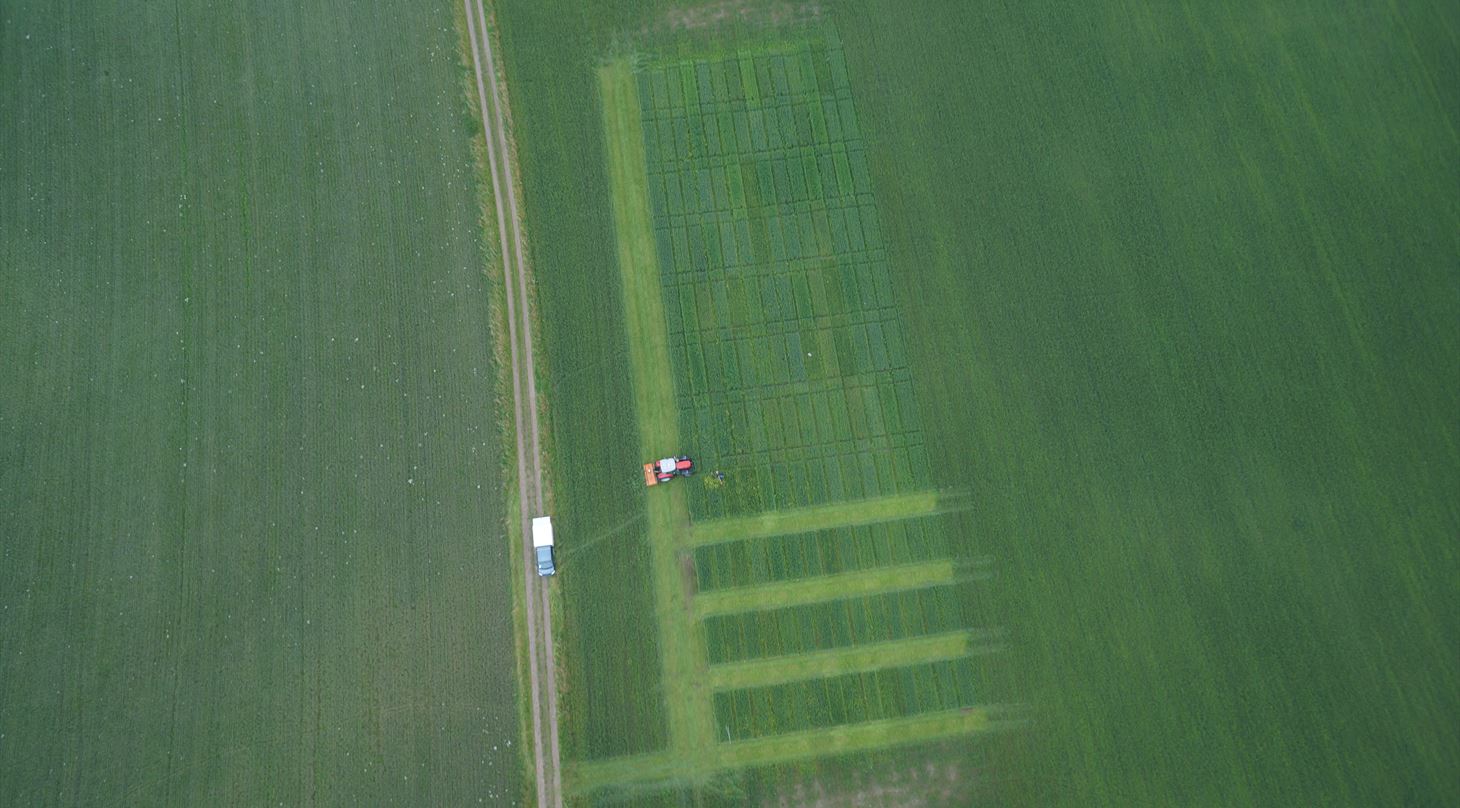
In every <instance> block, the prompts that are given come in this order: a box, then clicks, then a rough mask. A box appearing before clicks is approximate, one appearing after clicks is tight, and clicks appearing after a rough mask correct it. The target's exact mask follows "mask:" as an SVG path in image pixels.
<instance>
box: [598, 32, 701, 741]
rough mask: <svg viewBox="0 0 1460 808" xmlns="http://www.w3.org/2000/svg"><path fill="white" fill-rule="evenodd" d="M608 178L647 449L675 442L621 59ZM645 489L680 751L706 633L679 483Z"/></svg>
mask: <svg viewBox="0 0 1460 808" xmlns="http://www.w3.org/2000/svg"><path fill="white" fill-rule="evenodd" d="M598 79H599V88H600V91H601V92H602V94H603V109H604V123H605V128H606V132H607V141H608V146H609V154H608V156H609V159H608V164H609V175H610V176H611V177H612V178H613V181H614V182H613V187H614V192H615V193H614V197H613V210H614V223H615V225H616V228H617V231H618V234H619V238H618V250H619V271H620V273H621V276H622V278H623V286H624V309H625V317H626V320H627V322H628V331H629V335H628V336H629V356H630V366H631V367H632V369H633V376H634V399H635V405H636V412H637V415H638V425H639V439H640V442H641V444H642V446H643V448H644V451H645V452H646V453H647V454H648V455H652V456H655V457H657V456H659V455H660V454H666V453H672V452H674V451H676V447H677V446H678V443H679V424H678V421H677V419H676V417H675V412H676V411H675V406H674V382H673V378H672V374H671V370H670V366H669V348H668V341H667V335H666V333H665V331H664V323H663V319H664V308H663V291H662V289H661V288H660V284H659V266H658V262H657V261H656V260H655V257H654V250H653V236H652V235H651V234H650V232H649V228H648V225H649V221H648V212H649V201H648V195H647V190H646V188H645V181H644V178H645V176H646V175H645V173H644V148H643V143H644V135H643V129H642V126H641V124H640V121H639V116H638V108H639V106H638V105H639V102H638V89H637V86H636V84H635V81H634V74H633V71H632V69H631V68H630V65H629V64H628V63H627V62H623V61H617V62H611V63H609V64H606V65H604V66H603V67H601V68H600V69H599V73H598ZM647 493H648V494H649V495H650V496H649V497H648V503H647V509H648V525H647V530H648V537H649V545H650V551H651V554H652V556H653V562H652V569H653V576H652V577H653V579H654V580H653V582H652V586H653V587H654V603H655V612H656V614H657V616H658V618H659V628H660V647H661V649H662V651H663V655H664V680H663V682H664V684H663V686H664V701H665V706H666V708H667V710H668V713H669V738H670V745H671V748H673V749H674V750H676V751H678V752H681V753H688V752H690V751H691V750H694V749H701V748H704V747H706V746H708V745H710V744H711V743H713V739H714V731H713V726H712V725H713V721H714V719H713V715H714V710H713V707H712V706H711V705H710V702H709V698H708V695H707V694H706V693H705V692H704V691H703V690H702V689H700V688H697V687H695V686H694V683H695V681H696V679H697V673H696V672H697V671H699V670H703V669H704V667H705V665H706V664H708V663H706V662H704V661H703V656H704V651H703V649H704V642H703V641H702V640H701V639H700V632H699V631H698V629H697V627H696V625H695V624H694V623H693V622H692V621H691V620H690V619H689V613H688V609H687V604H686V602H685V598H686V594H685V590H684V586H683V584H682V580H681V576H680V567H679V561H678V554H677V552H676V548H675V536H676V534H677V533H683V532H684V531H685V529H686V528H687V527H688V525H689V511H688V508H687V506H686V505H685V501H684V496H683V491H682V490H681V489H680V488H676V487H674V486H669V487H667V488H665V489H659V490H651V491H649V492H647Z"/></svg>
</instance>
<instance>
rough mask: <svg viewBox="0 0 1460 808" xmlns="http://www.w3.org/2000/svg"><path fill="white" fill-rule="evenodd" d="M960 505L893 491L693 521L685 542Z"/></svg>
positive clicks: (887, 518) (934, 495) (933, 495)
mask: <svg viewBox="0 0 1460 808" xmlns="http://www.w3.org/2000/svg"><path fill="white" fill-rule="evenodd" d="M961 507H966V506H965V505H963V504H961V503H958V502H956V501H945V500H944V499H942V498H941V497H940V495H939V493H938V492H937V491H915V492H913V493H910V494H895V495H893V496H889V497H877V498H875V499H862V500H856V501H852V502H835V503H831V504H828V505H812V506H810V507H806V508H795V509H788V510H782V511H768V512H766V513H760V514H756V515H754V516H736V517H729V518H725V519H713V520H710V521H708V522H696V523H695V524H694V525H693V527H692V528H691V530H690V536H689V545H690V546H698V545H702V544H714V543H715V542H721V541H730V540H732V539H756V538H763V537H766V536H780V535H785V534H790V533H805V532H808V531H812V530H825V529H828V528H835V527H847V526H851V525H869V524H873V523H876V522H891V521H895V520H898V519H909V518H912V517H914V516H927V515H929V514H935V513H941V512H944V511H947V510H951V509H954V508H961Z"/></svg>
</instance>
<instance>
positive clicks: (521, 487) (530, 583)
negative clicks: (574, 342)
mask: <svg viewBox="0 0 1460 808" xmlns="http://www.w3.org/2000/svg"><path fill="white" fill-rule="evenodd" d="M463 3H464V5H465V11H466V21H467V35H468V38H469V39H470V40H471V51H472V62H473V67H474V69H475V73H476V76H475V77H476V83H477V101H478V105H479V107H480V109H481V113H482V128H483V130H484V133H485V135H486V146H487V164H488V166H489V168H490V173H491V176H492V197H493V200H494V203H495V204H494V205H493V207H495V208H496V210H497V235H498V239H499V244H500V247H501V255H502V270H503V272H502V274H503V280H504V281H505V283H506V291H507V338H508V342H509V343H510V351H509V355H510V357H511V363H512V400H513V423H514V426H515V430H514V431H515V433H516V435H517V495H518V507H519V510H520V516H521V528H522V541H523V549H524V552H523V556H524V559H523V560H524V568H523V576H524V584H525V586H524V590H523V592H524V602H525V615H526V619H527V646H528V670H529V680H530V688H531V696H532V707H531V714H532V740H533V744H532V748H533V768H534V771H535V774H536V785H537V804H538V806H539V808H546V806H549V805H551V806H555V807H556V808H561V806H562V804H563V799H562V775H561V765H560V760H561V757H560V754H559V751H558V699H557V672H556V668H555V664H554V659H555V657H554V655H553V633H552V610H551V603H550V601H549V599H548V588H547V584H546V582H545V581H543V580H541V579H539V578H538V576H537V575H536V574H535V573H536V570H535V568H534V564H533V553H532V531H531V519H532V517H533V516H534V515H535V514H538V513H542V512H543V499H544V498H543V486H542V449H541V446H542V444H541V438H540V434H541V433H540V431H539V428H538V414H537V381H536V372H535V370H534V365H535V362H534V358H533V350H532V322H531V315H530V312H531V308H530V305H529V300H528V292H527V289H528V285H527V268H526V262H525V261H524V260H523V255H522V229H521V225H520V224H519V216H520V214H519V212H518V209H517V194H516V191H515V189H514V183H513V179H512V158H511V155H512V152H511V150H510V149H509V147H508V144H507V134H506V125H505V121H504V114H503V111H502V108H503V104H502V99H501V95H500V92H499V90H498V87H497V79H496V72H495V61H494V59H493V54H492V40H491V35H490V32H489V30H488V28H487V17H486V11H485V8H484V7H483V3H482V0H463ZM484 64H485V68H484V67H483V65H484ZM484 72H485V74H486V75H487V76H488V77H490V80H488V79H487V78H484V75H483V74H484ZM488 88H490V92H488ZM489 97H490V99H491V105H490V106H488V103H487V101H488V98H489ZM499 161H500V164H501V165H500V170H499V167H498V163H499ZM504 187H505V189H506V192H505V194H504V193H503V188H504ZM504 203H505V204H504ZM509 221H510V222H511V230H512V247H513V250H512V251H511V252H509V250H508V243H507V229H508V225H507V223H508V222H509ZM514 259H515V264H516V266H515V269H514V266H513V263H514ZM514 279H515V282H514ZM519 324H520V325H521V331H522V338H523V350H522V352H521V353H520V354H519V352H518V348H517V332H518V326H519ZM524 376H525V377H526V379H527V383H526V395H525V396H524V394H523V387H524V385H523V377H524ZM524 422H525V423H524ZM524 427H526V428H524ZM529 441H530V445H531V455H530V457H531V460H532V469H533V474H532V476H531V484H530V485H529V477H528V473H527V464H528V458H529V454H528V452H527V448H528V443H529ZM539 639H540V640H541V642H539ZM544 675H545V676H546V679H547V682H546V687H544V683H543V681H542V679H543V677H544ZM544 695H546V702H547V703H546V707H547V709H546V710H544V709H543V707H544V705H543V700H544V698H543V697H544ZM544 712H545V713H546V716H544ZM544 721H546V724H547V728H546V729H547V731H546V734H547V736H548V746H546V747H545V746H544V744H543V734H544V728H543V724H544Z"/></svg>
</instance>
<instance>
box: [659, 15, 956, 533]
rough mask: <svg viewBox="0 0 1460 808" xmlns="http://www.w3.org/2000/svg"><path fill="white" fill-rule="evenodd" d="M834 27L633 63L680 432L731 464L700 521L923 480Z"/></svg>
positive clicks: (696, 503)
mask: <svg viewBox="0 0 1460 808" xmlns="http://www.w3.org/2000/svg"><path fill="white" fill-rule="evenodd" d="M830 42H831V44H826V43H822V42H819V41H818V42H814V43H809V44H805V45H801V46H786V47H780V48H770V49H766V50H762V51H759V52H756V51H739V52H731V53H727V54H724V55H722V56H719V57H714V58H705V59H697V60H692V61H674V62H670V63H667V64H662V65H654V66H652V67H651V66H640V68H639V69H638V70H637V71H636V79H637V82H638V98H639V103H640V106H641V109H642V121H641V125H642V128H643V134H644V151H645V164H646V170H647V172H648V188H649V198H650V202H651V205H652V209H653V219H654V236H655V246H656V249H657V257H658V263H659V266H660V267H661V268H662V269H663V270H664V272H663V286H664V293H665V307H664V308H665V312H664V314H665V320H666V322H667V323H668V328H669V334H670V350H671V355H672V357H673V359H674V364H673V371H674V376H673V378H674V379H676V380H678V384H677V386H676V389H677V391H678V398H677V401H676V403H677V405H678V409H679V412H680V417H681V432H682V433H684V434H686V435H693V436H694V437H695V445H696V446H697V447H702V448H699V449H698V451H700V452H701V454H703V455H705V456H706V457H708V458H713V462H714V464H716V465H717V466H718V467H720V468H721V469H722V470H724V471H725V472H726V473H727V474H728V475H729V477H730V479H731V481H732V482H731V484H730V485H728V486H725V487H724V488H720V489H711V488H704V487H696V488H692V489H691V492H690V496H691V511H692V513H693V514H694V516H695V517H696V518H697V519H706V518H711V517H715V516H723V515H728V514H738V513H747V512H759V511H762V510H772V509H779V508H787V507H797V506H804V505H810V504H817V503H821V502H827V501H834V500H843V499H860V498H870V497H876V496H880V495H890V494H895V493H898V492H906V491H916V490H923V489H926V488H927V487H928V486H929V485H930V484H931V480H930V477H929V474H928V472H927V456H926V452H925V451H924V448H923V443H922V441H923V437H922V435H923V433H922V430H921V428H920V425H919V415H918V408H917V400H916V397H915V396H914V395H913V391H912V379H911V372H910V370H909V368H908V364H907V357H906V354H905V351H904V349H903V337H902V324H901V322H900V317H899V315H898V313H897V309H896V297H895V296H894V295H893V292H892V287H891V278H890V276H889V274H888V267H887V254H886V250H885V248H884V247H883V245H882V238H881V235H880V233H879V229H878V228H879V226H880V225H879V223H878V217H877V209H876V206H875V204H874V202H873V196H872V188H871V178H870V176H869V174H868V172H867V160H866V151H865V146H864V144H863V141H862V140H861V136H860V132H859V131H858V128H857V117H856V112H855V107H854V105H853V103H852V96H851V87H850V84H849V82H848V79H847V75H846V66H845V63H844V61H843V59H842V54H841V50H840V48H839V46H837V45H835V40H834V39H832V40H831V41H830Z"/></svg>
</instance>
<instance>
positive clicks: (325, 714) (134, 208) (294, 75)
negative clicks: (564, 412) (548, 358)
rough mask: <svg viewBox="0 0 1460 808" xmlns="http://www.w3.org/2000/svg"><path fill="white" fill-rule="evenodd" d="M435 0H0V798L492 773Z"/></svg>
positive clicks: (473, 204)
mask: <svg viewBox="0 0 1460 808" xmlns="http://www.w3.org/2000/svg"><path fill="white" fill-rule="evenodd" d="M459 11H460V8H459V6H455V5H453V4H450V3H427V4H425V5H422V4H418V3H387V4H384V5H380V4H376V5H372V6H370V7H364V6H358V7H348V8H347V7H344V6H340V5H338V4H326V5H321V6H318V7H311V9H310V10H300V9H295V8H291V7H284V6H277V7H276V6H275V5H272V4H271V5H269V6H267V7H263V6H260V7H258V8H254V7H252V6H249V5H239V4H224V3H179V4H176V5H175V6H174V5H173V4H168V5H166V6H165V7H155V6H154V5H152V4H135V3H117V2H86V3H79V4H54V3H36V2H22V3H19V4H16V3H8V4H6V6H5V8H4V9H3V11H0V143H3V144H4V147H3V149H0V305H3V307H4V313H3V315H0V357H3V358H0V804H3V805H17V806H19V805H181V806H200V805H310V804H324V805H362V804H399V805H464V804H469V803H473V804H474V803H479V802H480V803H485V804H493V805H499V804H512V803H515V802H517V801H518V800H519V798H520V795H521V792H522V777H521V758H520V756H519V754H518V752H519V746H520V744H519V743H518V738H519V726H518V720H517V703H516V683H515V674H516V667H515V663H514V659H513V655H512V653H511V649H512V648H513V643H512V619H511V615H512V603H511V597H510V592H509V581H510V578H509V574H512V573H513V570H511V569H509V568H508V554H507V547H508V545H507V543H506V540H505V536H504V518H503V517H504V511H503V502H502V495H501V490H502V471H501V469H502V459H501V447H500V446H499V437H498V431H497V421H498V419H497V414H496V413H497V402H496V400H495V395H496V394H495V390H496V389H497V388H496V386H495V377H496V373H497V366H496V363H495V361H494V359H493V343H492V336H491V315H490V313H489V294H491V293H492V290H494V289H495V288H496V285H495V284H494V283H493V281H492V280H491V279H490V278H488V277H487V276H486V275H485V274H484V270H486V269H487V268H488V261H489V260H490V258H491V256H490V254H489V253H488V252H487V251H486V250H485V249H484V247H483V246H482V238H481V233H482V230H481V226H480V221H479V219H480V217H481V215H482V211H481V208H480V206H479V204H478V196H477V193H478V188H477V184H476V181H477V177H476V176H475V174H474V171H473V165H474V163H473V153H472V145H471V138H472V136H473V135H474V134H475V133H477V132H478V129H479V127H480V123H479V121H478V122H474V120H473V118H472V117H471V115H470V114H469V110H468V108H467V105H466V103H465V101H464V99H465V95H464V93H463V84H462V82H463V79H464V77H465V72H464V68H463V67H462V64H461V62H460V57H459V55H458V34H457V30H456V28H455V25H454V16H453V14H454V13H459Z"/></svg>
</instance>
